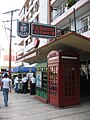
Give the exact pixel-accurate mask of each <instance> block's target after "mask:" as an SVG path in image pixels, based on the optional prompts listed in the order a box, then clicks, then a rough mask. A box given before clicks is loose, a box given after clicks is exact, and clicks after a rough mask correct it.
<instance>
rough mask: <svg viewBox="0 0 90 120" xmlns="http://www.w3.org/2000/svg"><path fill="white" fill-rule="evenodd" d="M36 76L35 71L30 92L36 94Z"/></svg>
mask: <svg viewBox="0 0 90 120" xmlns="http://www.w3.org/2000/svg"><path fill="white" fill-rule="evenodd" d="M35 81H36V77H35V73H33V76H32V77H31V88H30V94H31V95H35V86H36V82H35Z"/></svg>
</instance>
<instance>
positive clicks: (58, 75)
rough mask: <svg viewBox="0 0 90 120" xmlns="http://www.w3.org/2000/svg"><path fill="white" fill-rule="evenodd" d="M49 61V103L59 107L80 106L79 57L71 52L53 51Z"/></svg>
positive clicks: (49, 55)
mask: <svg viewBox="0 0 90 120" xmlns="http://www.w3.org/2000/svg"><path fill="white" fill-rule="evenodd" d="M47 59H48V99H49V102H50V103H51V104H53V105H55V106H57V107H63V106H69V105H75V104H79V103H80V77H79V76H80V74H79V55H78V54H77V53H76V52H71V51H51V52H50V53H49V54H48V56H47Z"/></svg>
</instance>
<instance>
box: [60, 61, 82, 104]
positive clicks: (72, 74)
mask: <svg viewBox="0 0 90 120" xmlns="http://www.w3.org/2000/svg"><path fill="white" fill-rule="evenodd" d="M62 73H63V75H62V84H63V88H62V90H63V94H62V96H63V97H62V106H67V105H74V104H77V103H79V102H80V95H79V93H80V86H79V79H78V76H79V65H78V64H77V60H68V59H67V60H63V61H62Z"/></svg>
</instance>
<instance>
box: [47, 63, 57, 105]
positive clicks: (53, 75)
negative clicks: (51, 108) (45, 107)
mask: <svg viewBox="0 0 90 120" xmlns="http://www.w3.org/2000/svg"><path fill="white" fill-rule="evenodd" d="M48 73H49V77H48V78H49V80H48V81H49V85H48V92H49V102H50V103H51V104H53V105H56V106H58V76H57V73H58V64H53V65H52V66H51V65H48Z"/></svg>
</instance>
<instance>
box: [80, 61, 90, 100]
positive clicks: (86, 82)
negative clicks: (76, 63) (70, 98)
mask: <svg viewBox="0 0 90 120" xmlns="http://www.w3.org/2000/svg"><path fill="white" fill-rule="evenodd" d="M80 95H81V98H82V99H83V98H89V96H90V60H83V61H80ZM82 99H81V100H82ZM84 100H85V99H84Z"/></svg>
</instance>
